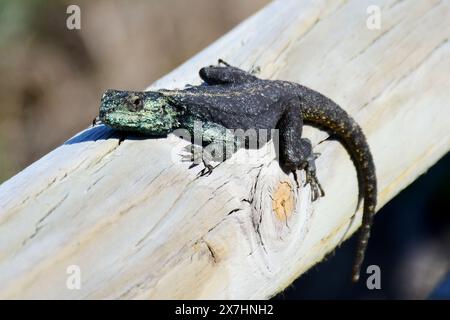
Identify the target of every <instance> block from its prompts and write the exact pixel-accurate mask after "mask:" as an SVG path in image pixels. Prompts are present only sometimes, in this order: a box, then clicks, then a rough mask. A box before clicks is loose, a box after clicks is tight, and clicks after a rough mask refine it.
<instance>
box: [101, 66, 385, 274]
mask: <svg viewBox="0 0 450 320" xmlns="http://www.w3.org/2000/svg"><path fill="white" fill-rule="evenodd" d="M199 76H200V78H201V79H202V80H203V83H202V84H201V85H196V86H189V87H186V88H184V89H179V90H177V89H173V90H169V89H159V90H150V91H124V90H111V89H109V90H106V92H105V93H104V94H103V96H102V99H101V105H100V110H99V117H98V118H99V120H100V122H101V123H103V124H106V125H107V126H109V127H111V128H113V129H117V130H119V131H125V132H137V133H140V134H144V135H148V136H164V135H167V134H169V133H171V132H173V131H174V130H175V129H177V128H185V129H187V130H189V131H190V132H192V133H194V134H195V132H193V131H194V127H195V126H194V122H195V121H201V122H202V123H203V124H204V127H202V130H203V131H202V132H201V133H202V134H203V137H202V138H203V143H205V144H214V143H223V142H226V138H225V136H224V129H243V130H248V129H255V130H261V129H277V130H279V152H278V153H279V154H278V155H279V163H280V166H281V167H282V168H283V169H284V170H288V171H291V172H293V173H294V176H295V178H296V179H297V176H296V170H305V172H306V179H305V180H306V183H307V184H309V185H310V187H311V200H312V201H315V200H316V199H317V198H319V197H322V196H324V195H325V193H324V191H323V189H322V187H321V185H320V183H319V181H318V179H317V176H316V165H315V159H316V158H317V157H318V155H319V154H317V153H314V152H313V148H312V144H311V141H310V140H309V139H307V138H303V137H302V128H303V125H304V124H309V125H312V126H315V127H317V128H319V129H322V130H325V131H327V132H328V133H329V134H330V136H331V137H333V138H335V139H336V140H338V141H340V143H341V144H342V145H343V146H344V147H345V149H346V150H347V152H348V153H349V155H350V158H351V159H352V161H353V163H354V165H355V168H356V172H357V178H358V186H359V196H358V207H359V203H360V201H361V200H362V199H363V200H364V206H363V217H362V223H361V227H360V230H359V235H358V243H357V249H356V254H355V258H354V262H353V267H352V281H353V282H357V281H358V280H359V277H360V269H361V266H362V263H363V260H364V255H365V251H366V248H367V244H368V240H369V237H370V231H371V226H372V222H373V217H374V214H375V208H376V203H377V179H376V172H375V165H374V161H373V157H372V154H371V151H370V149H369V145H368V143H367V140H366V138H365V135H364V133H363V131H362V129H361V127H360V126H359V125H358V124H357V123H356V121H355V120H354V119H353V118H352V117H351V116H350V115H349V114H348V113H347V112H346V111H345V110H344V109H343V108H341V107H340V106H339V105H338V104H336V103H335V102H333V101H332V100H331V99H329V98H327V97H326V96H325V95H323V94H321V93H319V92H317V91H314V90H313V89H310V88H308V87H305V86H302V85H300V84H297V83H294V82H289V81H282V80H266V79H260V78H258V77H257V76H256V75H255V74H254V73H252V72H247V71H244V70H242V69H240V68H238V67H234V66H231V65H229V64H228V63H226V62H224V61H223V60H220V59H219V63H218V65H210V66H207V67H203V68H201V69H200V71H199ZM235 143H236V144H239V143H237V142H235ZM240 146H242V143H241V144H240ZM237 147H239V146H238V145H237ZM192 152H193V151H192ZM201 157H203V160H204V164H205V169H207V171H206V173H208V174H210V173H211V172H212V166H211V164H210V160H211V159H212V158H213V157H212V155H210V156H209V157H208V154H207V153H204V154H203V155H201ZM208 159H209V160H208ZM225 159H226V158H225Z"/></svg>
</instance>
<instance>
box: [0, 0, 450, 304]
mask: <svg viewBox="0 0 450 320" xmlns="http://www.w3.org/2000/svg"><path fill="white" fill-rule="evenodd" d="M374 4H375V5H378V6H379V7H380V8H381V13H382V15H381V19H382V20H381V29H380V30H369V29H368V28H367V27H366V19H367V17H368V14H367V13H366V9H367V7H368V6H369V5H374ZM449 20H450V9H449V1H431V0H430V1H373V0H370V1H360V0H353V1H334V0H333V1H331V0H330V1H316V0H315V1H297V0H295V1H277V2H274V3H272V4H270V5H269V6H267V7H266V8H265V9H263V10H262V11H260V12H259V13H257V14H256V15H255V16H253V17H251V18H249V19H248V20H246V21H245V22H243V23H242V24H241V25H239V26H238V27H237V28H235V29H234V30H232V31H231V32H230V33H228V34H227V35H226V36H224V37H223V38H221V39H219V40H218V41H217V42H215V43H213V44H212V45H211V46H210V47H208V48H207V49H205V50H204V51H202V52H200V53H199V54H198V55H196V56H195V57H193V58H192V59H191V60H189V61H188V62H186V63H185V64H183V65H182V66H180V67H179V68H177V69H176V70H174V71H173V72H172V73H170V74H168V75H167V76H165V77H164V78H163V79H161V80H159V81H157V82H156V83H155V84H154V85H153V87H182V86H184V84H186V83H191V84H194V83H198V82H199V79H198V76H197V70H198V69H199V68H200V67H201V66H204V65H208V64H212V63H215V62H216V60H217V58H219V57H220V58H223V59H224V60H226V61H228V62H230V63H232V64H234V65H238V66H241V67H242V68H245V69H250V68H252V67H253V66H260V67H261V74H260V76H261V77H264V78H273V79H285V80H292V81H296V82H299V83H302V84H304V85H307V86H309V87H311V88H314V89H316V90H318V91H320V92H322V93H324V94H325V95H327V96H329V97H331V98H332V99H333V100H335V101H336V102H338V103H339V104H340V105H341V106H342V107H344V108H345V109H346V110H348V111H349V112H350V113H351V114H352V115H353V116H354V117H355V118H356V120H357V121H358V122H359V123H360V124H361V125H362V127H363V129H364V131H365V133H366V134H367V136H368V140H369V144H370V146H371V148H372V151H373V154H374V158H375V163H376V166H377V174H378V178H379V207H380V206H382V205H383V204H384V203H386V202H387V201H388V200H389V199H391V198H392V197H394V196H395V195H396V194H397V193H398V192H399V191H400V190H402V189H403V188H404V187H405V186H407V185H408V184H409V183H410V182H412V181H413V180H414V179H415V178H416V177H418V176H419V175H420V174H422V173H423V172H424V171H426V170H427V168H429V167H430V166H432V165H433V164H434V163H435V162H436V161H437V160H438V159H439V158H440V157H441V156H442V155H444V154H445V153H446V152H447V151H448V150H449V147H450V135H449V128H450V106H449V101H450V77H449V74H448V71H449V70H450V59H449V57H450V45H449V42H448V37H449V36H450V28H448V21H449ZM149 63H152V62H149ZM305 136H307V137H309V138H311V139H312V140H313V141H314V144H316V146H315V151H316V152H321V153H322V155H321V156H320V158H319V159H318V162H317V166H318V176H319V179H320V181H321V182H322V184H323V187H324V189H325V191H326V196H325V197H324V198H321V199H320V200H319V201H317V202H315V203H313V204H311V203H310V201H309V198H310V197H309V187H306V188H301V189H299V190H297V189H296V188H295V184H294V182H293V179H292V176H286V175H285V174H283V173H282V172H281V171H280V169H279V167H278V164H277V162H276V161H274V160H273V158H272V157H271V156H269V155H266V154H265V152H266V151H267V150H266V151H264V150H261V151H250V152H245V151H242V152H241V151H240V152H239V154H236V155H235V156H236V157H237V156H240V157H244V159H245V157H246V156H253V158H255V154H256V153H257V152H260V155H259V156H257V157H256V158H257V159H259V160H257V161H256V162H250V161H249V162H248V163H246V164H235V163H233V162H232V161H227V162H225V163H223V164H221V165H220V166H219V167H218V168H217V169H216V170H215V171H214V173H213V174H212V175H210V176H209V177H204V178H200V179H197V178H196V174H197V173H198V171H199V170H201V166H198V167H197V168H194V169H190V170H188V166H189V164H188V163H181V162H180V161H179V160H180V159H179V157H178V156H177V153H176V152H174V150H176V149H174V147H175V146H178V145H179V144H180V140H178V139H177V138H174V137H173V136H172V137H169V138H168V139H127V140H125V141H124V142H123V143H122V144H120V145H119V144H118V138H117V136H115V135H114V134H113V133H112V132H111V131H110V130H108V129H106V128H105V127H103V126H97V127H95V128H92V129H87V130H85V131H83V132H82V133H80V134H79V135H77V136H76V137H74V138H72V139H71V140H69V141H68V142H67V143H66V144H64V145H62V146H60V147H59V148H57V149H56V150H54V151H52V152H50V153H49V154H48V155H46V156H45V157H43V158H42V159H40V160H39V161H37V162H36V163H34V164H32V165H31V166H30V167H28V168H26V169H25V170H23V171H22V172H20V173H19V174H17V175H16V176H14V177H13V178H11V179H10V180H8V181H6V182H5V183H3V184H2V185H1V186H0V209H1V210H0V297H1V298H64V299H69V298H75V299H82V298H124V299H128V298H243V299H247V298H268V297H270V296H272V295H274V294H275V293H277V292H279V291H280V290H282V289H283V288H285V287H286V286H287V285H289V284H290V283H291V282H292V281H293V280H294V279H295V278H297V277H298V276H299V275H300V274H302V273H303V272H305V271H306V270H307V269H308V268H309V267H311V266H312V265H313V264H315V263H317V262H318V261H320V260H321V259H322V258H323V256H324V255H325V254H326V253H328V252H330V251H331V250H333V249H334V248H335V247H336V246H337V245H338V244H339V243H340V242H341V241H342V240H343V238H345V237H348V236H349V235H350V234H351V233H352V232H353V231H354V230H355V229H356V228H357V225H358V224H359V220H360V215H359V214H358V216H357V219H356V220H355V221H354V223H353V224H352V225H351V226H350V227H349V225H350V222H351V217H352V215H353V213H354V208H355V206H356V200H357V197H356V195H357V183H356V174H355V170H354V168H353V166H352V164H351V162H350V160H349V158H348V156H347V154H346V152H345V151H344V149H343V148H342V147H341V146H340V145H339V144H338V143H337V142H332V141H325V142H323V143H321V144H318V142H320V141H322V140H323V139H325V138H326V135H325V134H324V133H321V132H319V131H317V130H315V129H311V128H308V129H307V130H306V132H305ZM183 143H185V142H182V143H181V144H183ZM317 144H318V145H317ZM300 178H301V179H303V178H304V175H303V174H301V175H300ZM375 227H376V226H375ZM369 248H370V244H369ZM385 250H389V248H385ZM367 262H368V263H376V261H367ZM348 264H349V273H348V274H347V275H346V276H349V274H350V265H351V261H348ZM70 265H77V266H79V267H80V270H81V289H80V290H69V289H68V288H67V286H66V281H67V278H68V277H69V275H68V274H67V273H66V271H67V268H68V266H70ZM336 276H341V275H336ZM342 276H344V275H342ZM363 281H364V275H363ZM349 285H350V283H349Z"/></svg>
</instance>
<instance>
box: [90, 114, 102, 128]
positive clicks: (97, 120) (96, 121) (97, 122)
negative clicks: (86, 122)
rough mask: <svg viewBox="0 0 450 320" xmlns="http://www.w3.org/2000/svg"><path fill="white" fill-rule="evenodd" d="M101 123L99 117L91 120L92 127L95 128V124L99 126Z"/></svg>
mask: <svg viewBox="0 0 450 320" xmlns="http://www.w3.org/2000/svg"><path fill="white" fill-rule="evenodd" d="M101 123H102V121H101V120H100V117H99V116H96V117H95V118H94V120H92V126H93V127H95V126H96V125H97V124H101Z"/></svg>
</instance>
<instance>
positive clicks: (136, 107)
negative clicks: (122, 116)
mask: <svg viewBox="0 0 450 320" xmlns="http://www.w3.org/2000/svg"><path fill="white" fill-rule="evenodd" d="M143 108H144V104H143V102H142V99H141V98H139V97H138V96H134V97H132V98H131V99H130V107H129V109H130V110H131V111H140V110H142V109H143Z"/></svg>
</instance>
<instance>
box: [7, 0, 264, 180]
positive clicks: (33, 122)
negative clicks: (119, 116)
mask: <svg viewBox="0 0 450 320" xmlns="http://www.w3.org/2000/svg"><path fill="white" fill-rule="evenodd" d="M268 2H269V0H246V1H241V0H189V1H186V0H164V1H162V0H149V1H145V0H132V1H125V0H103V1H76V2H74V1H37V0H22V1H17V0H0V75H1V76H0V106H1V109H0V182H2V181H4V180H6V179H7V178H9V177H11V176H12V175H14V174H15V173H17V172H18V171H20V170H21V169H23V168H24V167H26V166H27V165H29V164H30V163H32V162H33V161H35V160H37V159H39V158H40V157H41V156H43V155H44V154H46V153H48V152H49V151H50V150H52V149H53V148H55V147H56V146H58V145H60V144H61V143H63V142H64V141H65V140H67V139H68V138H70V137H71V136H72V135H74V134H75V133H77V132H78V131H80V130H82V129H83V128H85V127H86V126H88V125H89V124H90V123H91V121H92V119H93V118H94V117H95V116H96V115H97V112H98V104H99V99H100V97H101V95H102V93H103V91H104V90H105V89H107V88H122V89H136V90H141V89H144V88H145V87H147V86H148V85H150V84H151V83H152V82H153V81H155V80H156V79H158V78H159V77H161V76H162V75H164V74H165V73H167V72H168V71H170V70H171V69H173V68H174V67H176V66H177V65H179V64H180V63H182V62H183V61H185V60H186V59H188V58H189V57H191V56H192V55H194V54H195V53H196V52H198V51H200V50H201V49H203V48H204V47H206V46H207V45H208V44H210V43H211V42H213V41H214V40H215V39H217V38H218V37H220V36H221V35H223V34H224V33H226V32H227V31H228V30H230V29H231V28H233V27H234V26H235V25H237V24H238V23H239V22H240V21H242V20H244V19H245V18H246V17H248V16H250V15H251V14H253V13H254V12H256V11H257V10H258V9H260V8H261V7H263V6H264V5H265V4H267V3H268ZM69 4H77V5H79V6H80V8H81V30H68V29H67V28H66V18H67V17H68V15H67V14H66V8H67V6H68V5H69Z"/></svg>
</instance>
